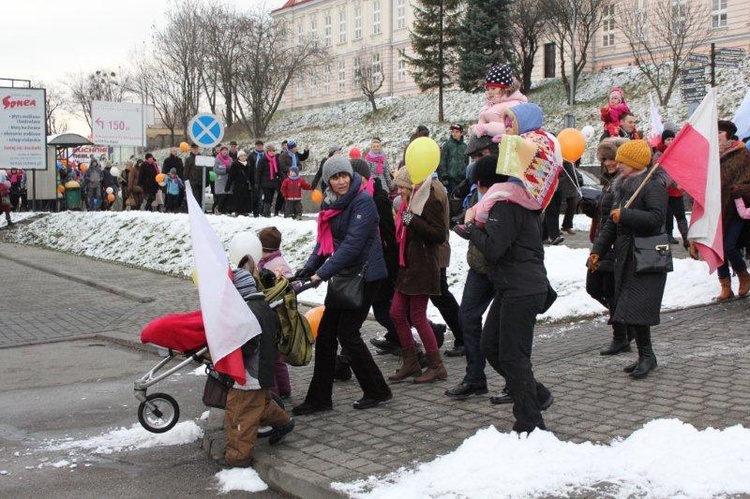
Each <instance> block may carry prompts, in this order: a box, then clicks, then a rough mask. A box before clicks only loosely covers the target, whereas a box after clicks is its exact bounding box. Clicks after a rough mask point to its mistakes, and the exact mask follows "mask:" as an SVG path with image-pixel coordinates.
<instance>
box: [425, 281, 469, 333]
mask: <svg viewBox="0 0 750 499" xmlns="http://www.w3.org/2000/svg"><path fill="white" fill-rule="evenodd" d="M430 301H431V302H432V304H433V305H435V308H437V309H438V311H439V312H440V315H441V316H443V320H444V321H445V323H446V324H448V327H449V328H451V332H452V333H453V337H454V338H455V339H456V341H455V343H454V346H457V347H460V346H463V344H464V329H463V327H462V326H461V319H460V318H459V316H458V310H459V307H458V302H457V301H456V297H455V296H453V293H451V290H450V289H449V288H448V273H447V272H446V269H444V268H442V269H440V295H439V296H430Z"/></svg>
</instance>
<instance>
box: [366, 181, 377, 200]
mask: <svg viewBox="0 0 750 499" xmlns="http://www.w3.org/2000/svg"><path fill="white" fill-rule="evenodd" d="M365 190H366V191H367V194H369V195H370V196H373V195H374V194H375V179H374V178H372V177H370V178H368V179H367V183H366V184H365Z"/></svg>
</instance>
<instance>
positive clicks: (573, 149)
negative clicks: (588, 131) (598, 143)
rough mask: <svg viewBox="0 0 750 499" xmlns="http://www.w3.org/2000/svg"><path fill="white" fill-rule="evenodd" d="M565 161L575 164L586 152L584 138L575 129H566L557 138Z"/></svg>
mask: <svg viewBox="0 0 750 499" xmlns="http://www.w3.org/2000/svg"><path fill="white" fill-rule="evenodd" d="M557 140H558V141H559V142H560V148H561V149H562V157H563V159H564V160H565V161H569V162H571V163H575V162H576V161H578V160H579V159H581V156H583V152H584V151H585V150H586V137H584V135H583V133H581V131H580V130H578V129H576V128H566V129H565V130H563V131H561V132H560V134H559V135H558V136H557Z"/></svg>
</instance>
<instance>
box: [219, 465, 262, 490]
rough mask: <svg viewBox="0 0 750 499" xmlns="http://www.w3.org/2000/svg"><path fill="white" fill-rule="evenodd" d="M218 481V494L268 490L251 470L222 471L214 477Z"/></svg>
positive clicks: (233, 469) (234, 469)
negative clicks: (234, 491)
mask: <svg viewBox="0 0 750 499" xmlns="http://www.w3.org/2000/svg"><path fill="white" fill-rule="evenodd" d="M214 476H215V477H216V479H217V480H219V492H220V493H222V494H226V493H228V492H231V491H233V490H242V491H244V492H262V491H264V490H268V485H266V482H264V481H263V480H261V478H260V477H259V476H258V473H257V472H256V471H255V470H254V469H252V468H232V469H228V470H222V471H220V472H218V473H217V474H216V475H214Z"/></svg>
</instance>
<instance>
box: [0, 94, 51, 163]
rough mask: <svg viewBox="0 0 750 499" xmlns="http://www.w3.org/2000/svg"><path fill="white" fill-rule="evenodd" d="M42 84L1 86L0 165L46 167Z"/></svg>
mask: <svg viewBox="0 0 750 499" xmlns="http://www.w3.org/2000/svg"><path fill="white" fill-rule="evenodd" d="M45 97H46V96H45V90H44V89H43V88H8V87H0V168H22V169H24V170H46V169H47V117H46V98H45Z"/></svg>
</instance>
